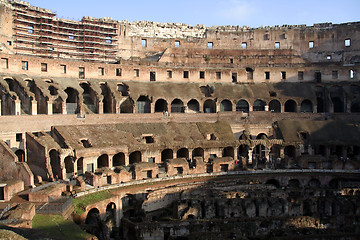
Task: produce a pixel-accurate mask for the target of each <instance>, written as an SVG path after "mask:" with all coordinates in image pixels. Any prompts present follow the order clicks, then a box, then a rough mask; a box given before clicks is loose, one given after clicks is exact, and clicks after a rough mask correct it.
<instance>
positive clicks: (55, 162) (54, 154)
mask: <svg viewBox="0 0 360 240" xmlns="http://www.w3.org/2000/svg"><path fill="white" fill-rule="evenodd" d="M49 157H50V165H51V171H52V174H53V177H54V178H55V179H61V178H62V172H61V164H60V153H59V152H58V151H57V150H55V149H52V150H50V151H49Z"/></svg>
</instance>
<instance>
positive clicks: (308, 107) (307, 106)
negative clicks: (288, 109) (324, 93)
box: [301, 99, 313, 112]
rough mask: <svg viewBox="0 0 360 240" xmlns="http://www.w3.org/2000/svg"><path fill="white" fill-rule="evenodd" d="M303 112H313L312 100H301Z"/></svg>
mask: <svg viewBox="0 0 360 240" xmlns="http://www.w3.org/2000/svg"><path fill="white" fill-rule="evenodd" d="M301 112H313V105H312V102H311V101H310V100H308V99H305V100H304V101H302V102H301Z"/></svg>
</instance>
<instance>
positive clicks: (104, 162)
mask: <svg viewBox="0 0 360 240" xmlns="http://www.w3.org/2000/svg"><path fill="white" fill-rule="evenodd" d="M97 166H98V168H103V167H109V156H108V155H107V154H103V155H101V156H100V157H98V159H97Z"/></svg>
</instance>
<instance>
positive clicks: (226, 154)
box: [222, 147, 234, 159]
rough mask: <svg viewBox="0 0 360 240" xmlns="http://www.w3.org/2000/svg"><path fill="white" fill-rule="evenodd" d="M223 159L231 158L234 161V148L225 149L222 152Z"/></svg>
mask: <svg viewBox="0 0 360 240" xmlns="http://www.w3.org/2000/svg"><path fill="white" fill-rule="evenodd" d="M222 156H223V157H232V158H233V159H234V148H233V147H225V148H224V149H223V150H222Z"/></svg>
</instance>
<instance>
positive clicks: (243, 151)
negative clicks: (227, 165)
mask: <svg viewBox="0 0 360 240" xmlns="http://www.w3.org/2000/svg"><path fill="white" fill-rule="evenodd" d="M239 157H244V158H246V159H248V158H249V146H248V145H244V144H242V145H240V146H239Z"/></svg>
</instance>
